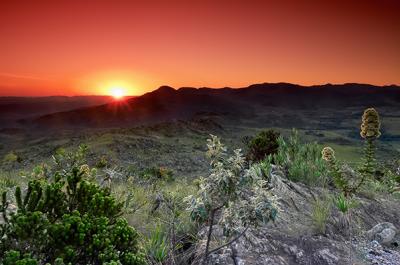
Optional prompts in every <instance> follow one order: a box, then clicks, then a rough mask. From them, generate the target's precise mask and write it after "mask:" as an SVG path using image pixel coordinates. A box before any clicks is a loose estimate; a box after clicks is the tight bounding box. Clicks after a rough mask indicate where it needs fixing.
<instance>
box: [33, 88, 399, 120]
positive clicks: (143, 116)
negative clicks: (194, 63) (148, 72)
mask: <svg viewBox="0 0 400 265" xmlns="http://www.w3.org/2000/svg"><path fill="white" fill-rule="evenodd" d="M399 104H400V87H398V86H383V87H378V86H372V85H365V84H343V85H330V84H327V85H320V86H309V87H305V86H299V85H293V84H287V83H276V84H270V83H264V84H256V85H251V86H249V87H245V88H237V89H233V88H222V89H211V88H198V89H196V88H191V87H183V88H179V89H173V88H171V87H168V86H162V87H160V88H159V89H157V90H155V91H152V92H150V93H147V94H144V95H142V96H140V97H137V98H133V99H129V100H126V101H123V102H112V103H108V104H103V105H99V106H94V107H85V108H80V109H75V110H70V111H64V112H58V113H52V114H47V115H43V116H41V117H39V118H35V119H31V120H30V121H29V123H30V124H31V125H33V126H35V127H39V128H70V127H102V128H107V127H130V126H136V125H142V124H151V123H157V122H164V121H170V120H180V119H189V118H192V117H193V116H195V115H199V114H202V113H208V114H210V113H211V114H215V115H220V116H223V117H224V119H225V120H226V121H232V122H239V121H240V122H245V123H246V122H258V121H260V120H264V121H266V120H270V123H271V124H270V125H276V126H285V124H286V126H289V125H290V126H300V127H301V126H305V125H307V124H308V123H310V122H311V121H312V120H314V118H315V116H318V117H319V118H320V121H324V120H325V121H327V122H328V123H326V122H325V123H324V124H327V125H326V126H329V120H330V119H332V118H333V119H334V120H336V121H337V120H341V119H346V118H348V117H349V115H350V116H351V115H352V112H351V111H350V112H347V113H346V114H345V116H341V115H340V113H341V110H344V109H359V111H361V110H362V109H363V108H366V107H370V106H374V107H377V108H380V109H381V110H382V113H383V114H384V115H385V114H386V113H389V112H390V111H392V109H393V108H396V107H398V106H399ZM331 113H335V115H334V117H332V116H331ZM357 115H358V114H357ZM309 125H311V124H309ZM312 125H314V126H315V124H312ZM335 126H340V124H339V123H338V124H336V125H335Z"/></svg>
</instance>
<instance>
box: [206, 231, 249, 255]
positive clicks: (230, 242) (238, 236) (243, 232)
mask: <svg viewBox="0 0 400 265" xmlns="http://www.w3.org/2000/svg"><path fill="white" fill-rule="evenodd" d="M248 229H249V227H246V228H245V229H244V230H243V231H242V232H241V233H240V234H239V235H237V236H236V237H235V238H233V239H232V240H231V241H229V242H228V243H226V244H224V245H222V246H219V247H217V248H215V249H213V250H211V251H209V252H208V254H211V253H214V252H217V251H218V250H220V249H221V248H224V247H227V246H229V245H231V244H232V243H234V242H235V241H236V240H238V239H239V238H241V237H242V236H243V235H244V234H245V233H246V232H247V230H248Z"/></svg>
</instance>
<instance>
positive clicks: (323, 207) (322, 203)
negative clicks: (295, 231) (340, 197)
mask: <svg viewBox="0 0 400 265" xmlns="http://www.w3.org/2000/svg"><path fill="white" fill-rule="evenodd" d="M331 207H332V203H331V200H329V199H326V198H324V199H317V200H316V201H315V202H314V204H313V206H312V212H311V218H312V221H313V224H314V227H315V229H316V231H317V232H318V233H321V234H325V231H326V224H327V221H328V219H329V217H330V214H331Z"/></svg>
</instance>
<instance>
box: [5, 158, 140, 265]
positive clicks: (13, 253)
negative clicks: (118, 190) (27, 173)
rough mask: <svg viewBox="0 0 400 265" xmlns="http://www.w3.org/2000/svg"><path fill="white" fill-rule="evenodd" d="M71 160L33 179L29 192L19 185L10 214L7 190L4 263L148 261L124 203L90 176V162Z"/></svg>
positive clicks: (127, 262)
mask: <svg viewBox="0 0 400 265" xmlns="http://www.w3.org/2000/svg"><path fill="white" fill-rule="evenodd" d="M64 162H66V161H64ZM67 164H68V165H69V166H70V168H69V170H64V169H61V170H57V171H54V174H53V176H52V177H51V178H50V179H47V180H38V179H36V180H32V181H30V182H29V183H28V188H27V191H26V192H22V189H21V188H20V187H17V188H16V190H15V197H16V202H17V206H18V207H17V212H16V213H13V214H11V215H7V214H6V212H7V206H8V202H7V198H6V193H4V194H3V201H2V207H1V208H0V209H1V211H2V212H3V216H4V217H5V224H4V225H2V226H1V227H0V237H1V244H0V263H1V264H46V263H50V264H64V263H65V264H68V263H71V264H144V259H143V255H142V254H141V251H140V248H139V242H138V234H137V232H136V231H135V229H134V228H132V227H130V226H129V225H128V223H127V221H126V220H125V219H123V218H121V217H120V216H121V215H122V211H121V209H122V207H123V205H122V203H120V202H118V201H116V199H115V198H114V197H113V196H112V195H111V192H110V190H109V189H106V188H101V187H99V186H98V185H97V184H95V183H92V182H90V181H88V177H89V172H88V171H90V170H89V169H88V167H87V166H84V165H78V164H77V161H72V162H68V163H67ZM35 262H36V263H35Z"/></svg>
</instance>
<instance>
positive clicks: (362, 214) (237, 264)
mask: <svg viewBox="0 0 400 265" xmlns="http://www.w3.org/2000/svg"><path fill="white" fill-rule="evenodd" d="M272 181H273V185H274V189H275V193H276V194H278V195H279V196H280V204H281V211H280V213H279V217H278V219H277V220H276V222H275V223H273V224H269V225H267V226H266V227H263V228H258V229H253V230H249V231H248V232H247V233H246V236H244V237H242V238H241V239H240V240H238V241H237V242H235V243H234V244H232V245H230V246H229V247H226V248H224V249H222V250H221V251H219V252H218V253H215V254H212V256H211V258H210V260H209V264H222V265H244V264H254V265H256V264H274V265H292V264H293V265H294V264H299V265H314V264H320V265H335V264H338V265H342V264H357V265H358V264H374V265H375V264H385V265H389V264H390V265H398V264H400V248H399V246H398V244H399V243H400V234H399V233H398V231H399V230H398V228H400V205H399V203H398V201H395V200H392V199H387V198H384V197H385V196H382V197H376V198H375V199H367V198H363V197H357V201H359V204H358V206H357V207H356V208H355V209H353V210H352V215H351V224H352V225H351V232H349V231H347V230H348V229H343V228H342V226H341V225H340V222H339V217H338V214H339V213H338V212H337V211H336V210H335V209H334V207H333V210H332V213H331V216H330V218H329V219H328V221H327V224H326V232H325V233H324V234H320V233H317V232H316V231H315V229H314V227H315V226H313V223H312V218H311V215H312V205H313V201H314V200H315V199H316V198H319V197H321V196H322V195H323V194H327V193H331V191H327V190H324V189H321V188H309V187H307V186H305V185H302V184H297V183H293V182H290V181H288V180H287V179H286V178H285V177H284V174H283V173H282V172H281V171H280V170H279V169H278V168H274V169H273V174H272ZM344 230H346V231H344ZM221 239H222V235H221V232H220V231H218V230H217V231H216V237H215V238H214V244H216V241H218V240H221Z"/></svg>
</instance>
